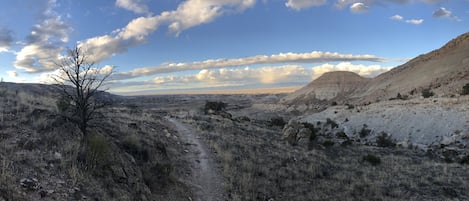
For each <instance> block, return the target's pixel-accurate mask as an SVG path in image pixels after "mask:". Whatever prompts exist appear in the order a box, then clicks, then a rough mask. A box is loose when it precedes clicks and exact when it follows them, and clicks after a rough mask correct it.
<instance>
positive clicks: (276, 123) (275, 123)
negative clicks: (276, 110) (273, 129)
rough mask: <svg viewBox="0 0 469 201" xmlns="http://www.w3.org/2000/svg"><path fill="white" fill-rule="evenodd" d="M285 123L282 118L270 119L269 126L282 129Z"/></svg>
mask: <svg viewBox="0 0 469 201" xmlns="http://www.w3.org/2000/svg"><path fill="white" fill-rule="evenodd" d="M285 124H286V122H285V120H283V118H282V117H272V118H271V119H270V125H272V126H279V127H283V126H285Z"/></svg>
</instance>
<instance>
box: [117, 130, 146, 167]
mask: <svg viewBox="0 0 469 201" xmlns="http://www.w3.org/2000/svg"><path fill="white" fill-rule="evenodd" d="M122 147H123V148H124V150H125V152H127V153H129V154H130V155H132V156H133V157H134V158H135V159H136V160H137V161H139V162H147V161H148V160H149V158H150V154H149V152H148V150H147V149H144V148H143V145H142V143H141V142H140V140H139V139H138V137H137V136H136V135H130V136H127V137H126V138H125V139H124V140H123V142H122Z"/></svg>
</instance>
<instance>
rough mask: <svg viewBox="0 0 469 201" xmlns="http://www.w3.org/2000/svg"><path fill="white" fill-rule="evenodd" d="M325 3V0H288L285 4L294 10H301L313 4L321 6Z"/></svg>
mask: <svg viewBox="0 0 469 201" xmlns="http://www.w3.org/2000/svg"><path fill="white" fill-rule="evenodd" d="M326 3H327V0H288V1H287V2H286V3H285V6H286V7H289V8H292V9H295V10H301V9H304V8H309V7H313V6H321V5H324V4H326Z"/></svg>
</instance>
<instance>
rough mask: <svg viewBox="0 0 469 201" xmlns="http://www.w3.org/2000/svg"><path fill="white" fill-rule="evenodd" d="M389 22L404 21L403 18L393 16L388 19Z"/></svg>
mask: <svg viewBox="0 0 469 201" xmlns="http://www.w3.org/2000/svg"><path fill="white" fill-rule="evenodd" d="M390 19H391V20H396V21H402V20H404V17H402V16H400V15H393V16H392V17H390Z"/></svg>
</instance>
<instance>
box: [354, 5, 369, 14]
mask: <svg viewBox="0 0 469 201" xmlns="http://www.w3.org/2000/svg"><path fill="white" fill-rule="evenodd" d="M369 10H370V7H368V6H367V5H365V4H364V3H360V2H359V3H354V4H352V5H351V6H350V12H352V13H356V14H359V13H365V12H368V11H369Z"/></svg>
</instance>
